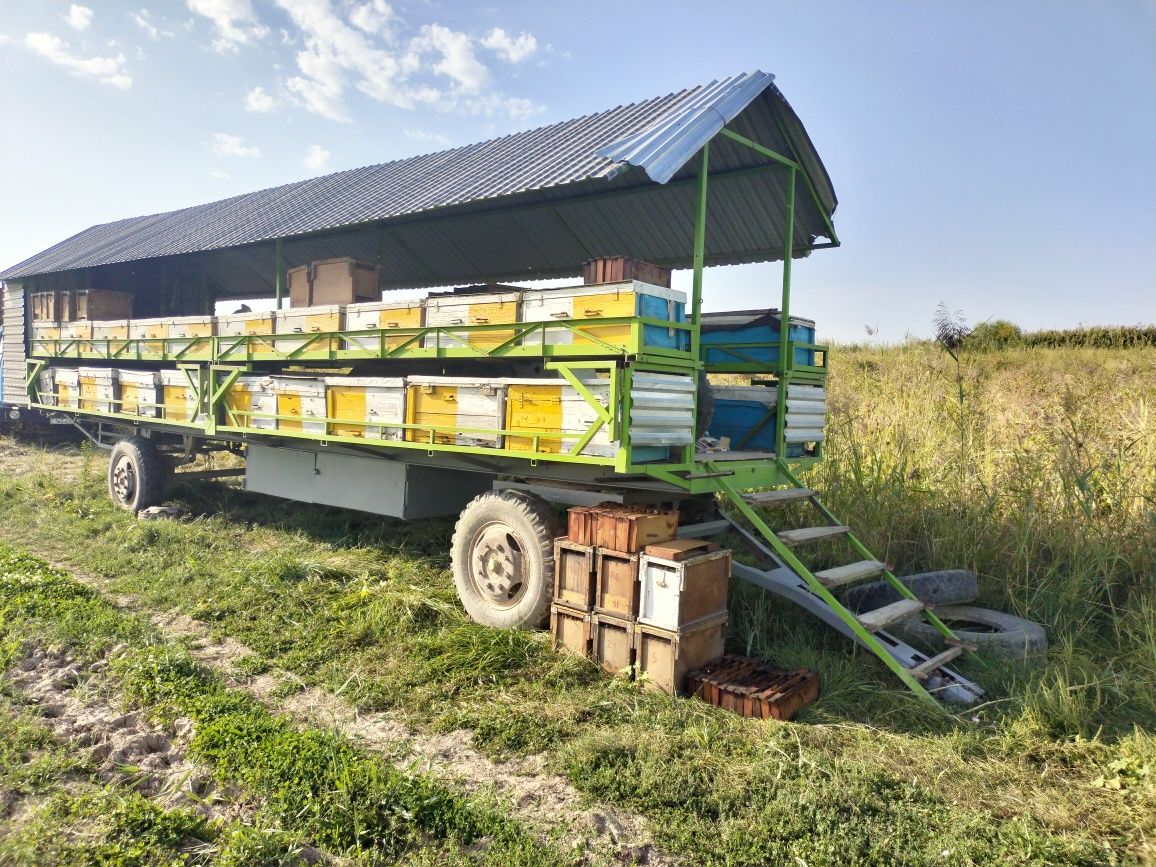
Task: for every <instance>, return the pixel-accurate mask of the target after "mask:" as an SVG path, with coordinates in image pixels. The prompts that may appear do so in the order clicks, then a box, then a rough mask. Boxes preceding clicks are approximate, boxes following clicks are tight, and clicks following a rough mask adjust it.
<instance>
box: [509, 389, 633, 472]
mask: <svg viewBox="0 0 1156 867" xmlns="http://www.w3.org/2000/svg"><path fill="white" fill-rule="evenodd" d="M503 382H504V383H505V386H506V430H510V431H527V432H530V431H533V432H538V433H541V434H542V436H541V437H539V438H538V440H537V445H536V446H535V442H534V437H532V436H512V435H509V436H507V437H506V441H505V447H506V448H508V449H513V450H515V451H536V452H539V453H547V454H558V453H560V452H569V451H570V449H571V448H573V447H574V445H576V444H577V442H578V440H579V439H581V438H582V436H583V435H584V434H585V433H586V432H587V431H588V430H589V429H590V428H591V426H593V425H594V424H595V423H596V422H597V420H598V411H597V410H596V409H595V408H594V407H592V406H591V405H590V404H589V403H588V402H587V401H586V399H585V398H584V397H583V396H582V395H581V394H579V393H578V392H577V391H576V390H575V389H574V387H573V386H572V385H570V383H568V382H566V381H565V380H563V379H558V380H546V379H507V380H503ZM585 385H586V388H587V390H589V391H590V392H591V394H593V395H594V397H595V398H597V399H598V401H599V402H600V403H601V404H602V406H603V407H606V406H607V405H608V404H609V399H610V384H609V382H607V381H605V380H603V381H598V380H590V381H587V382H586V383H585ZM617 448H618V443H616V442H611V441H610V430H609V427H608V426H607V425H603V426H602V427H600V428H599V429H598V431H597V433H595V434H594V436H593V437H591V439H590V442H588V443H587V444H586V445H585V446H584V447H583V448H582V452H581V454H584V455H600V456H609V455H613V454H614V453H615V451H616V450H617Z"/></svg>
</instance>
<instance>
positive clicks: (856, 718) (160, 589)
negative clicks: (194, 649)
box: [0, 346, 1156, 864]
mask: <svg viewBox="0 0 1156 867" xmlns="http://www.w3.org/2000/svg"><path fill="white" fill-rule="evenodd" d="M832 365H833V368H832V381H831V407H832V414H833V419H832V422H833V423H832V425H831V427H830V428H829V434H830V440H829V442H828V444H827V451H828V460H827V461H826V462H825V463H824V464H822V465H821V466H820V467H819V468H817V470H816V471H815V472H814V473H813V475H812V477H811V479H810V482H811V483H813V484H814V485H815V486H817V487H818V488H819V489H820V490H821V491H823V492H824V498H825V500H826V501H827V502H828V503H829V504H830V505H831V506H832V508H833V509H834V510H835V512H836V513H837V514H839V515H840V516H841V517H843V518H844V519H845V520H846V521H848V522H849V523H851V524H852V526H854V527H855V528H856V531H857V532H858V533H859V534H860V535H861V538H863V539H864V540H865V541H866V543H867V544H868V546H870V547H871V548H872V549H873V550H874V551H875V552H876V553H877V554H879V555H881V556H882V557H884V558H885V559H887V560H888V561H889V562H891V563H893V564H895V566H896V569H897V571H898V572H899V573H900V574H902V573H904V572H912V571H922V570H925V569H935V568H950V567H967V568H972V569H975V570H976V571H977V572H978V573H979V574H980V577H981V582H982V589H983V593H984V596H983V602H984V603H986V604H989V605H992V606H993V607H998V608H1004V609H1007V610H1010V611H1013V612H1016V613H1020V614H1023V615H1025V616H1029V617H1032V618H1033V619H1037V620H1040V621H1041V622H1043V623H1044V624H1045V625H1046V627H1047V628H1048V632H1049V636H1050V637H1051V639H1052V644H1053V648H1052V650H1051V651H1050V652H1049V654H1048V655H1047V656H1045V657H1043V658H1040V659H1035V660H1025V661H1019V662H1003V661H999V662H994V663H988V662H984V661H982V660H980V661H972V662H965V663H963V665H962V667H963V668H964V670H965V673H967V674H968V675H969V676H971V677H972V678H973V679H975V680H977V681H978V682H980V683H982V684H983V685H984V686H985V687H987V688H988V689H989V698H990V702H989V703H988V704H986V705H985V706H983V707H981V708H979V709H976V710H974V711H969V712H967V713H962V714H960V715H958V716H955V717H949V716H944V715H942V714H939V713H937V712H936V711H935V710H934V709H929V708H926V707H924V706H923V705H922V704H920V703H919V702H918V701H917V700H915V699H914V698H913V697H912V696H910V695H909V694H908V693H907V692H905V691H904V690H903V689H902V688H901V687H900V686H898V685H897V683H896V682H895V680H894V679H893V678H892V677H891V676H890V674H889V673H888V672H887V671H886V670H885V669H884V668H883V667H882V666H881V665H880V664H879V663H878V662H877V661H875V660H873V659H870V658H868V657H865V656H864V655H863V654H856V653H855V652H854V650H853V648H852V647H851V645H850V644H849V643H848V642H846V641H845V640H844V639H842V638H841V637H839V636H838V635H836V634H834V633H833V632H831V631H830V630H827V629H826V628H824V627H822V626H820V625H818V624H817V623H816V622H815V621H813V620H811V619H810V618H809V617H807V616H806V615H805V614H802V613H800V612H798V611H795V610H793V609H791V608H790V607H789V606H786V605H785V604H784V603H781V602H779V601H778V600H776V599H775V598H774V597H770V596H768V595H767V594H765V593H762V592H761V591H758V590H756V589H754V588H751V587H747V586H745V585H736V586H735V587H734V588H733V590H732V594H731V614H732V623H731V628H730V635H729V639H728V640H729V643H730V647H731V649H733V650H736V651H739V652H744V653H751V654H753V655H757V656H761V657H764V658H767V659H770V660H772V661H773V662H776V663H779V664H782V665H792V666H793V665H806V666H808V667H811V668H814V669H815V670H817V671H818V672H819V673H820V677H821V681H822V689H823V693H822V697H821V698H820V701H819V702H818V703H817V704H815V705H814V706H812V707H810V708H807V709H806V710H804V712H803V713H802V714H801V716H800V718H799V723H798V724H779V723H773V722H766V723H753V722H748V721H742V720H738V719H735V718H732V717H730V716H729V715H727V714H725V713H723V712H721V711H716V710H714V709H711V708H707V707H705V706H702V705H699V704H697V703H695V702H689V701H683V700H671V699H668V698H664V697H660V696H655V695H651V694H648V693H642V692H640V691H638V690H637V689H634V688H632V687H629V686H627V685H624V684H622V683H621V682H618V681H613V680H609V679H605V678H602V677H601V676H599V675H598V674H597V673H596V672H595V671H594V669H593V666H591V665H588V664H586V663H584V662H582V661H577V660H572V659H569V658H566V657H561V656H557V655H555V654H554V653H552V652H551V651H550V649H549V642H548V640H547V638H546V637H545V636H543V635H535V634H526V633H509V632H500V631H493V630H486V629H483V628H480V627H477V626H475V625H473V624H471V623H469V622H468V621H467V620H466V619H465V617H464V615H463V614H462V613H461V612H460V610H459V608H458V606H457V604H456V601H455V600H454V597H453V592H452V583H451V581H450V578H449V572H448V565H449V564H448V555H447V551H448V540H449V534H450V531H451V526H452V525H451V522H449V521H425V522H419V523H415V524H402V523H399V522H393V521H388V520H382V519H378V518H373V517H371V516H365V515H359V514H356V513H352V512H346V511H342V510H336V509H326V508H320V507H310V506H302V505H296V504H289V503H284V502H281V501H276V500H270V499H262V498H259V497H256V496H251V495H246V494H244V493H242V492H239V491H237V490H235V489H233V488H230V487H228V486H225V485H213V484H201V485H196V486H193V485H187V486H177V487H175V488H174V489H173V490H172V492H171V493H172V496H173V498H174V499H176V500H178V501H180V502H181V503H183V504H184V505H186V506H188V507H190V508H192V509H193V510H194V512H195V513H197V514H199V515H201V517H198V518H197V519H196V520H194V521H192V522H189V523H165V522H151V523H138V522H136V521H134V520H132V519H131V518H129V517H127V516H126V515H124V514H122V513H117V512H115V511H114V510H113V509H112V508H111V506H110V505H108V504H107V502H106V499H105V497H104V495H103V493H102V491H101V485H102V482H101V478H100V474H101V473H102V471H103V467H102V466H100V465H98V463H97V462H96V461H95V460H92V461H89V462H88V464H87V467H86V466H84V464H85V460H84V459H77V458H75V457H73V458H70V459H69V460H70V461H71V466H72V467H73V468H74V470H76V472H78V474H79V476H78V479H79V480H78V481H73V480H72V479H69V478H64V477H63V472H62V471H61V469H60V467H59V466H54V464H53V462H52V461H51V460H50V459H40V458H37V457H31V456H30V457H27V458H21V459H20V460H21V461H22V463H21V466H24V467H27V466H29V465H34V464H39V467H40V469H39V471H34V472H32V473H30V474H25V475H20V476H15V475H12V474H9V475H8V476H7V477H5V478H0V508H2V509H3V510H4V512H3V514H4V517H3V519H2V520H0V534H3V536H4V537H5V538H7V539H9V540H11V541H19V542H20V544H23V545H26V546H29V547H34V548H35V549H36V550H38V551H43V552H44V553H45V555H46V556H50V557H52V558H53V559H56V560H58V561H61V562H69V563H72V564H74V565H75V566H76V567H78V568H84V569H85V570H86V571H89V572H94V573H97V574H98V575H100V576H103V578H104V579H106V581H107V583H108V587H109V589H110V591H111V592H117V593H130V594H132V595H133V596H134V597H135V598H137V599H138V600H139V601H140V602H141V603H142V604H143V605H145V606H146V607H149V608H155V609H163V610H179V611H183V612H185V613H188V614H191V615H192V616H194V617H197V618H198V619H200V620H202V621H204V622H205V623H207V624H209V625H210V626H211V627H212V628H213V629H215V630H217V631H219V632H220V633H222V634H227V635H230V636H233V637H235V638H237V639H238V640H240V641H242V642H244V643H245V644H246V645H247V646H248V647H250V648H251V649H252V650H253V651H254V653H255V657H253V658H248V659H246V660H245V661H244V662H243V666H244V667H245V668H247V669H251V670H252V671H254V672H255V671H259V670H261V669H262V668H263V667H264V666H266V665H275V666H277V667H280V668H283V669H286V670H288V671H289V672H291V673H292V674H294V675H296V676H297V677H300V678H301V679H302V680H303V681H304V682H305V683H307V684H312V685H319V686H321V687H324V688H327V689H331V690H333V691H334V692H339V693H341V694H342V695H344V696H346V697H348V698H349V699H351V700H352V701H354V702H356V703H357V704H359V705H361V706H362V707H365V708H375V709H389V710H392V711H394V712H396V713H399V714H401V715H403V716H405V717H407V718H408V719H409V721H410V722H412V723H414V724H417V725H419V726H424V727H426V728H428V729H432V730H448V729H452V728H457V727H465V728H469V729H471V730H472V731H473V732H474V738H475V742H476V743H477V745H478V746H479V747H480V748H481V749H483V750H484V751H487V752H489V753H491V754H494V755H501V754H503V753H526V752H536V751H545V752H546V755H547V759H548V764H549V766H550V767H552V768H554V769H556V770H558V771H560V772H562V773H565V774H566V775H567V776H568V777H569V778H570V780H571V781H572V782H573V784H574V785H575V786H577V787H578V788H580V789H581V790H583V791H585V792H587V793H589V794H590V795H592V796H593V797H597V798H601V799H605V800H607V801H610V802H612V803H615V804H619V805H622V806H624V807H627V808H629V809H632V810H637V811H639V812H642V813H644V814H646V815H648V816H651V817H652V818H654V819H655V820H656V821H655V822H654V828H655V833H656V834H657V836H658V842H659V843H660V844H661V845H662V846H664V847H666V848H669V849H671V850H672V851H678V852H684V853H691V854H693V855H694V857H695V859H696V860H698V861H702V862H704V863H735V864H760V863H775V862H776V861H784V860H785V861H790V859H791V858H794V857H799V858H803V859H804V860H806V861H807V863H824V862H831V861H841V862H844V863H855V862H858V863H873V862H874V863H878V862H891V861H894V862H896V863H912V864H920V863H942V862H943V861H944V860H951V861H952V862H953V863H972V862H973V863H990V862H992V861H1004V862H1010V863H1105V862H1111V861H1113V860H1115V861H1118V862H1126V861H1129V860H1132V861H1138V860H1145V859H1151V858H1152V857H1153V853H1152V849H1151V843H1150V842H1148V841H1150V840H1151V839H1153V834H1156V810H1154V809H1153V806H1152V805H1153V803H1154V802H1156V788H1154V783H1153V780H1154V778H1156V773H1154V770H1156V742H1154V740H1153V734H1152V733H1153V731H1154V729H1156V705H1154V702H1156V698H1154V695H1156V690H1154V689H1153V684H1154V682H1156V677H1154V674H1156V603H1154V602H1153V601H1152V600H1153V599H1156V592H1154V590H1156V587H1154V584H1153V581H1154V580H1156V579H1154V576H1156V563H1154V559H1153V558H1154V557H1156V553H1154V552H1156V520H1154V518H1153V505H1154V503H1156V479H1154V476H1153V474H1154V473H1156V470H1154V469H1153V467H1154V466H1156V422H1154V420H1153V418H1152V416H1151V415H1150V411H1151V409H1150V408H1151V407H1152V406H1156V394H1154V393H1153V390H1154V388H1156V352H1153V351H1152V350H1126V351H1125V350H1112V351H1107V350H1105V351H1100V352H1096V351H1092V350H1031V351H1028V352H1018V353H1012V352H1003V353H1001V352H987V353H983V354H982V355H976V356H968V355H965V356H964V357H963V365H962V367H961V368H960V370H959V371H958V372H957V371H956V369H955V367H954V365H953V364H952V363H951V362H950V359H948V358H947V357H946V356H945V355H942V354H941V353H939V352H938V351H934V350H933V349H929V348H928V347H926V346H910V347H897V348H891V349H886V350H856V351H850V352H843V353H841V352H839V351H838V350H837V351H836V352H835V353H834V354H833V356H832ZM957 373H958V377H957ZM959 380H962V385H963V393H964V403H963V404H962V406H961V405H960V403H959V398H958V394H959V389H958V386H959V384H960V383H959ZM1086 383H1095V384H1096V385H1095V387H1094V388H1088V387H1086V385H1085V384H1086ZM945 850H946V851H948V852H949V853H951V854H950V855H949V856H942V855H941V853H942V852H943V851H945Z"/></svg>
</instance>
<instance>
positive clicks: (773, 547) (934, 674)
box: [708, 460, 982, 707]
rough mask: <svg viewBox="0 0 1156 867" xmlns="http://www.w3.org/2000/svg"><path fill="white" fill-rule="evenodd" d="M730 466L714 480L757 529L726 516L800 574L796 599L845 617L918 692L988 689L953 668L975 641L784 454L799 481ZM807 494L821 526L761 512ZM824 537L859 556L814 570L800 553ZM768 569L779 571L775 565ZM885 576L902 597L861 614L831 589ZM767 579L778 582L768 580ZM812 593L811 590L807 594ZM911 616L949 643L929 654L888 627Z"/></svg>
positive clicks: (855, 634) (957, 694) (859, 638)
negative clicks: (754, 477)
mask: <svg viewBox="0 0 1156 867" xmlns="http://www.w3.org/2000/svg"><path fill="white" fill-rule="evenodd" d="M723 466H725V465H723V464H708V469H710V470H711V471H712V474H714V473H715V472H717V475H715V477H714V484H715V485H716V486H717V489H718V493H720V494H721V495H722V496H723V497H724V498H725V500H726V501H728V502H729V504H730V505H731V506H733V508H734V510H735V511H736V512H737V515H741V517H742V518H743V519H745V521H746V523H747V524H748V525H749V526H750V527H751V528H753V532H751V531H749V530H747V529H746V528H744V527H743V526H742V522H741V521H739V520H738V518H737V517H736V515H735V514H734V513H732V514H729V515H727V519H728V520H729V521H730V522H731V523H732V524H733V525H734V526H735V528H736V529H738V530H739V531H740V533H741V534H742V535H743V536H745V537H746V539H747V540H748V541H749V542H751V543H753V545H754V546H755V547H757V548H760V549H761V551H762V553H764V554H766V555H769V559H771V560H772V561H774V562H776V563H777V564H778V566H779V569H778V570H775V571H777V572H782V571H784V570H789V572H790V573H792V574H793V576H795V577H796V578H797V579H798V581H797V582H796V584H797V583H798V582H801V583H802V585H804V587H805V589H804V587H797V588H795V592H796V595H799V594H800V593H802V594H803V598H802V599H801V600H800V599H796V601H803V602H805V603H806V606H807V607H808V608H809V609H811V610H812V612H813V613H816V614H818V615H820V616H822V617H823V619H824V620H826V621H827V622H828V623H831V625H833V626H836V628H839V626H838V624H839V623H842V624H843V626H844V627H845V628H843V629H841V630H840V631H843V632H844V633H845V634H847V635H848V636H849V637H852V638H853V639H854V640H855V641H856V642H857V643H858V644H860V645H861V646H863V647H865V648H866V649H868V650H870V651H871V652H872V653H873V654H874V655H875V656H877V657H878V658H879V659H880V660H882V661H883V663H884V665H886V666H887V667H888V668H890V669H891V671H892V672H894V673H895V675H896V676H897V677H898V678H899V679H900V680H902V681H903V683H904V684H905V685H906V686H907V687H908V688H909V689H910V690H911V691H912V692H914V693H915V694H916V695H918V696H919V697H920V698H922V699H925V700H926V701H928V702H930V703H932V704H934V705H936V706H937V707H942V705H941V704H940V702H939V701H938V700H937V698H936V696H937V695H939V696H940V697H948V698H949V699H951V700H955V701H963V700H966V699H967V698H968V697H970V698H971V700H974V698H978V697H979V695H982V690H980V689H979V688H978V687H976V686H975V685H974V684H972V683H970V682H969V681H967V680H966V679H964V678H963V677H962V676H960V675H959V674H958V673H956V672H953V671H951V670H950V669H949V668H947V665H948V663H950V662H951V661H953V660H955V659H957V658H958V657H959V656H961V655H962V654H963V653H964V652H966V651H969V650H974V648H973V647H970V646H968V645H966V644H965V643H963V642H962V641H960V640H959V639H958V638H957V637H956V636H955V634H954V633H953V632H952V631H951V629H949V628H948V627H947V626H946V625H945V624H944V623H943V621H941V620H940V619H939V618H938V617H936V616H935V613H934V611H932V610H931V607H930V606H929V605H927V604H925V603H923V602H921V601H919V599H917V598H916V597H915V594H914V593H912V592H911V590H910V589H908V587H907V586H906V585H904V584H903V583H902V582H901V581H900V580H899V579H898V578H896V577H895V575H893V574H892V572H891V570H890V569H888V568H887V566H886V564H885V563H883V562H882V561H880V560H879V559H878V558H876V557H875V556H874V555H873V554H872V553H871V552H870V551H869V550H868V549H867V546H866V545H864V544H863V543H862V542H861V541H860V540H859V539H858V538H857V537H856V536H855V534H854V533H853V532H852V531H851V528H850V527H848V526H847V525H845V524H843V523H842V522H840V521H839V520H838V519H837V518H836V517H835V515H833V514H832V513H831V511H830V510H829V509H828V508H827V507H826V506H824V505H823V503H822V502H821V501H820V500H819V498H818V496H817V495H816V493H815V492H814V491H812V490H810V489H808V488H806V487H804V486H803V485H802V483H801V482H800V481H799V479H798V478H797V477H796V476H795V475H794V474H793V473H792V472H791V470H790V469H789V468H788V466H787V465H786V462H785V461H781V460H780V461H779V470H780V471H781V472H782V474H783V476H784V477H785V478H787V479H788V480H789V481H790V482H791V484H792V487H787V488H778V489H774V490H742V489H741V488H740V487H739V486H737V485H736V484H735V483H734V481H733V480H732V479H730V478H729V474H728V473H726V472H725V470H720V467H723ZM801 502H806V503H809V504H811V506H813V507H814V509H815V511H816V512H817V513H818V516H819V518H820V520H819V522H817V523H816V524H815V525H814V526H804V527H794V528H779V529H772V527H771V526H770V525H769V524H768V523H767V521H766V520H765V519H764V517H763V516H762V515H761V514H760V513H759V510H769V509H776V508H780V507H783V506H786V505H789V504H792V503H801ZM822 539H843V540H845V541H846V543H847V544H848V546H849V547H850V549H851V550H852V551H853V552H854V556H856V557H858V558H860V559H858V560H854V561H853V562H849V563H847V564H845V565H841V566H835V567H833V568H828V569H822V570H818V571H812V570H811V568H810V567H808V566H807V564H806V563H805V562H804V561H803V559H801V556H800V554H801V552H802V551H803V550H804V549H805V548H806V546H808V545H809V544H810V543H814V542H817V541H819V540H822ZM796 551H799V552H800V553H796ZM740 568H745V569H746V570H749V567H736V574H737V575H738V576H739V577H748V578H749V577H751V576H746V575H743V574H741V572H740ZM749 571H752V572H753V571H756V570H749ZM761 574H762V575H764V576H773V574H774V573H773V572H765V573H761ZM880 576H881V577H882V578H883V580H885V581H886V582H887V583H888V584H890V585H891V587H893V588H894V589H895V591H896V592H897V593H898V594H899V596H900V599H899V600H898V601H896V602H893V603H891V604H889V605H885V606H883V607H882V608H878V609H876V610H874V611H867V612H863V613H858V614H857V613H855V612H853V611H851V610H850V609H848V608H847V607H846V606H845V605H843V603H842V602H840V601H839V599H838V598H837V597H836V596H835V595H834V593H832V591H833V590H836V589H838V588H841V587H845V586H848V585H850V584H853V583H855V582H857V581H863V580H866V579H875V578H879V577H880ZM753 577H754V578H755V580H754V581H753V583H764V582H762V581H760V580H758V576H757V575H755V576H753ZM764 586H767V587H768V589H772V590H774V589H775V588H774V587H772V586H768V585H767V584H764ZM807 594H809V596H810V597H811V598H809V599H808V598H806V595H807ZM783 595H785V594H783ZM910 617H922V618H924V619H925V620H926V621H927V622H928V623H930V624H931V625H933V626H934V627H935V629H936V630H938V632H939V633H940V634H941V635H942V636H943V645H944V646H943V649H942V650H940V651H938V652H937V653H936V654H935V655H931V656H928V655H926V654H923V653H921V652H919V651H917V650H915V649H913V648H911V647H908V646H907V645H906V644H904V643H903V642H902V641H899V640H898V639H896V638H894V637H893V636H891V635H889V634H887V633H886V631H885V630H886V629H887V627H888V626H891V625H892V624H895V623H897V622H899V621H901V620H905V619H907V618H910ZM945 693H947V696H945Z"/></svg>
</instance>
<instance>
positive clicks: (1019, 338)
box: [963, 319, 1156, 349]
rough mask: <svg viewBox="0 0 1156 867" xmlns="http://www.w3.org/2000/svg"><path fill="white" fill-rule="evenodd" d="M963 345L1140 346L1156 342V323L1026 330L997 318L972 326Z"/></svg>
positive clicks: (1125, 347)
mask: <svg viewBox="0 0 1156 867" xmlns="http://www.w3.org/2000/svg"><path fill="white" fill-rule="evenodd" d="M963 345H964V346H965V347H967V348H968V349H1005V348H1015V347H1032V346H1051V347H1091V348H1095V349H1131V348H1135V347H1139V346H1156V325H1109V326H1091V327H1085V328H1065V329H1053V330H1048V331H1024V330H1023V329H1021V328H1020V327H1019V326H1018V325H1016V324H1015V323H1014V322H1008V321H1007V320H1006V319H995V320H992V321H990V322H981V323H980V324H979V325H977V326H975V328H973V329H971V331H970V332H969V333H968V334H967V336H966V337H965V338H963Z"/></svg>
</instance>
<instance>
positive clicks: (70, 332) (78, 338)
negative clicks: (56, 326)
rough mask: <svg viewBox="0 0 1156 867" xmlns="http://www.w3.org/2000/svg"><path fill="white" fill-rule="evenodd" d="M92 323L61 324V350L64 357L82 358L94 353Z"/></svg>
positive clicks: (86, 321) (85, 321)
mask: <svg viewBox="0 0 1156 867" xmlns="http://www.w3.org/2000/svg"><path fill="white" fill-rule="evenodd" d="M91 337H92V323H91V322H89V321H88V320H84V321H80V322H62V323H61V324H60V341H61V343H60V349H61V352H62V353H63V354H64V355H68V356H81V355H89V354H91V353H92V341H91V340H90V339H89V338H91Z"/></svg>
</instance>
